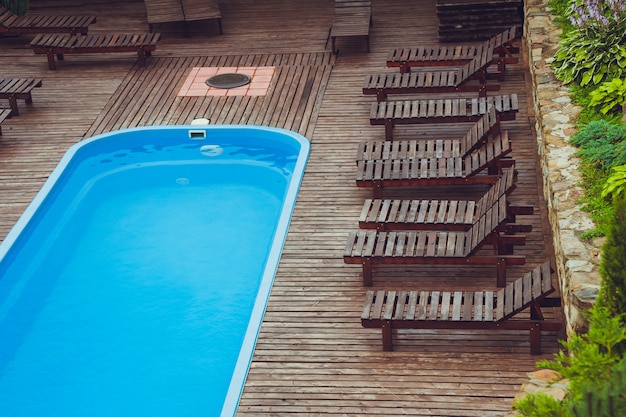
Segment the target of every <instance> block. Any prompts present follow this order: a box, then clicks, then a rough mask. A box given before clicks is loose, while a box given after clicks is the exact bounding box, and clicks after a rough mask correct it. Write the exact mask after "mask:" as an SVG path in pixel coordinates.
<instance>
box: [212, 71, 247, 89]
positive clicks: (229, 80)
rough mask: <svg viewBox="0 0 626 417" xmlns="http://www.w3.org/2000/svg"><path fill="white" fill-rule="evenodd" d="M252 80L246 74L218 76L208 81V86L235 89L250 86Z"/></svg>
mask: <svg viewBox="0 0 626 417" xmlns="http://www.w3.org/2000/svg"><path fill="white" fill-rule="evenodd" d="M251 80H252V78H250V76H249V75H246V74H238V73H232V74H218V75H214V76H212V77H211V78H209V79H207V80H206V85H208V86H209V87H215V88H235V87H241V86H242V85H246V84H248V83H249V82H250V81H251Z"/></svg>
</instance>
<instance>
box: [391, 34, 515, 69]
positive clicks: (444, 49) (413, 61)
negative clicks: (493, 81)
mask: <svg viewBox="0 0 626 417" xmlns="http://www.w3.org/2000/svg"><path fill="white" fill-rule="evenodd" d="M515 39H517V27H516V26H511V27H508V28H506V29H505V30H504V31H502V32H500V33H498V34H497V35H495V36H492V37H491V38H490V39H489V40H487V41H485V42H482V43H479V44H474V45H421V46H418V47H416V48H396V49H393V50H392V51H390V52H389V55H388V57H387V66H388V67H395V68H400V72H401V73H407V72H410V71H411V67H433V66H446V67H447V66H459V65H465V64H467V63H468V62H469V61H471V60H472V59H473V58H474V57H475V56H476V54H477V53H478V52H479V51H480V49H481V47H488V46H491V47H492V48H493V52H494V55H496V54H497V56H494V59H493V63H494V64H496V65H498V73H504V70H505V66H506V64H516V63H517V62H518V59H517V58H515V57H513V54H516V53H519V48H517V47H515V46H513V42H514V41H515Z"/></svg>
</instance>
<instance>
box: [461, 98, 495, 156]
mask: <svg viewBox="0 0 626 417" xmlns="http://www.w3.org/2000/svg"><path fill="white" fill-rule="evenodd" d="M499 128H500V123H499V117H498V113H497V112H496V108H495V106H491V105H490V106H489V110H488V111H487V112H486V113H485V114H483V115H482V116H481V117H480V119H478V121H476V122H475V123H473V124H472V126H471V127H470V130H469V131H468V132H467V133H466V134H465V136H464V137H463V139H461V155H466V154H467V153H469V152H471V151H472V150H473V149H474V148H475V147H476V146H478V145H479V144H480V143H481V142H482V141H484V139H485V137H486V136H487V135H488V134H490V133H492V132H496V131H499Z"/></svg>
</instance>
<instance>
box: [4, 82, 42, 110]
mask: <svg viewBox="0 0 626 417" xmlns="http://www.w3.org/2000/svg"><path fill="white" fill-rule="evenodd" d="M41 84H42V82H41V80H40V79H38V78H5V79H0V99H4V100H9V106H10V107H11V114H12V116H18V115H19V114H20V113H19V111H18V108H17V100H24V101H25V102H26V103H27V104H30V103H32V102H33V97H32V94H31V91H32V90H33V88H37V87H41Z"/></svg>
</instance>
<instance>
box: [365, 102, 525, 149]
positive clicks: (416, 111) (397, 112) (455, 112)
mask: <svg viewBox="0 0 626 417" xmlns="http://www.w3.org/2000/svg"><path fill="white" fill-rule="evenodd" d="M489 106H494V107H495V108H496V111H497V112H498V118H499V120H501V121H503V120H504V121H507V120H515V113H517V112H518V111H519V103H518V99H517V94H510V95H508V94H507V95H495V96H488V97H475V98H453V99H432V100H391V101H383V102H375V103H372V108H371V111H370V124H371V125H384V126H385V137H386V139H387V140H392V139H393V129H394V127H395V126H396V125H397V124H429V123H458V122H474V121H476V120H478V119H479V118H480V117H481V115H483V114H485V113H486V112H487V110H488V109H489Z"/></svg>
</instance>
